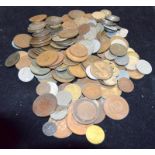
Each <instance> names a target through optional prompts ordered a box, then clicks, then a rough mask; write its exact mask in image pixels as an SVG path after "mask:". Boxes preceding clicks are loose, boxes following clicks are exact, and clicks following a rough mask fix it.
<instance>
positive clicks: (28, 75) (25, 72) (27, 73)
mask: <svg viewBox="0 0 155 155" xmlns="http://www.w3.org/2000/svg"><path fill="white" fill-rule="evenodd" d="M18 78H19V79H20V80H21V81H22V82H30V81H31V80H33V78H34V75H33V74H32V72H31V70H30V68H29V67H24V68H22V69H20V70H19V72H18Z"/></svg>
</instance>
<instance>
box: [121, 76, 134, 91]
mask: <svg viewBox="0 0 155 155" xmlns="http://www.w3.org/2000/svg"><path fill="white" fill-rule="evenodd" d="M118 87H119V89H120V90H122V91H123V92H126V93H130V92H132V91H133V90H134V84H133V82H132V81H131V80H129V79H128V78H120V79H119V80H118Z"/></svg>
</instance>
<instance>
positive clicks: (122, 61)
mask: <svg viewBox="0 0 155 155" xmlns="http://www.w3.org/2000/svg"><path fill="white" fill-rule="evenodd" d="M115 62H116V64H117V65H121V66H125V65H127V64H128V63H129V57H128V55H125V56H121V57H116V58H115Z"/></svg>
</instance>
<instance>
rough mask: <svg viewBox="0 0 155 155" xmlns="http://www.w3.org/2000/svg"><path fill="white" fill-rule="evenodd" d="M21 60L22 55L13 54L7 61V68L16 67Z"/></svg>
mask: <svg viewBox="0 0 155 155" xmlns="http://www.w3.org/2000/svg"><path fill="white" fill-rule="evenodd" d="M19 59H20V55H19V53H18V52H15V53H12V54H11V55H9V57H8V58H7V59H6V60H5V66H6V67H12V66H14V65H15V64H16V63H17V62H18V61H19Z"/></svg>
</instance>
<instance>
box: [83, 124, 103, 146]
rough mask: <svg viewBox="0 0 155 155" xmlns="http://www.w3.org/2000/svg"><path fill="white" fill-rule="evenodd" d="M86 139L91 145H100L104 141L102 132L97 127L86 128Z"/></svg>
mask: <svg viewBox="0 0 155 155" xmlns="http://www.w3.org/2000/svg"><path fill="white" fill-rule="evenodd" d="M86 138H87V140H88V141H89V142H90V143H92V144H101V143H102V142H103V141H104V139H105V133H104V130H103V129H102V128H101V127H99V126H97V125H91V126H89V127H88V128H87V131H86Z"/></svg>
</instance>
